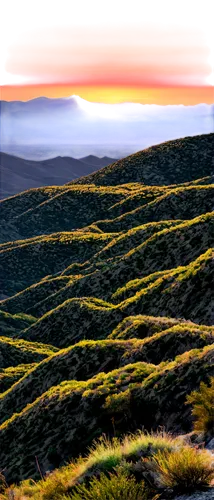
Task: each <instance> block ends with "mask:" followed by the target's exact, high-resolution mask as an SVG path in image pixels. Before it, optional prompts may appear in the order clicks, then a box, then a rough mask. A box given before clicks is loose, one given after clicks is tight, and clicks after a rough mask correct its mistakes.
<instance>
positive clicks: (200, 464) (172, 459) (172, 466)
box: [153, 446, 214, 493]
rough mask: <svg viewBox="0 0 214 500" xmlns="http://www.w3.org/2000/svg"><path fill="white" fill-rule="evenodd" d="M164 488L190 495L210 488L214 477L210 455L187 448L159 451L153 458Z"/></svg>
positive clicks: (206, 452)
mask: <svg viewBox="0 0 214 500" xmlns="http://www.w3.org/2000/svg"><path fill="white" fill-rule="evenodd" d="M153 460H154V464H155V469H156V471H157V473H158V474H159V476H160V480H161V482H162V484H163V486H166V487H169V488H173V489H174V490H176V491H178V492H179V493H186V492H187V493H188V492H191V491H194V490H198V489H203V488H204V487H206V486H209V484H210V481H211V479H212V478H213V477H214V470H213V467H212V464H211V458H210V454H209V452H208V451H206V450H197V449H195V448H190V446H185V447H183V448H182V449H178V450H174V451H170V452H169V451H158V452H157V453H156V454H155V455H154V456H153Z"/></svg>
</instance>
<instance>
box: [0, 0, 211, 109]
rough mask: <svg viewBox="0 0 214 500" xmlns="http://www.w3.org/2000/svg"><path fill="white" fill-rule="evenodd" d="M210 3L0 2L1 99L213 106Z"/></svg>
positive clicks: (158, 0) (196, 0)
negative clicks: (74, 97) (71, 98)
mask: <svg viewBox="0 0 214 500" xmlns="http://www.w3.org/2000/svg"><path fill="white" fill-rule="evenodd" d="M212 7H213V0H203V1H202V0H200V1H199V0H149V1H148V0H128V1H126V0H108V1H104V0H103V1H101V0H57V1H56V0H36V1H35V0H0V13H1V30H0V84H1V87H0V92H1V96H0V97H1V99H2V100H8V101H10V100H23V101H25V100H29V99H32V98H35V97H39V96H47V97H64V96H65V97H66V96H70V95H73V94H76V95H79V96H80V97H82V98H84V99H86V100H89V101H97V102H122V101H132V102H139V103H146V104H148V103H152V104H197V103H202V102H203V103H213V102H214V30H213V16H212V10H213V9H212Z"/></svg>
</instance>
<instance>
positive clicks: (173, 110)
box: [111, 102, 214, 118]
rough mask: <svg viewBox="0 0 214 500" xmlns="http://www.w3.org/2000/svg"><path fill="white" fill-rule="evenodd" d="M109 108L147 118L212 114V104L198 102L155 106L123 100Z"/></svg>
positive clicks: (120, 112) (124, 114) (121, 113)
mask: <svg viewBox="0 0 214 500" xmlns="http://www.w3.org/2000/svg"><path fill="white" fill-rule="evenodd" d="M111 108H112V109H113V110H115V111H116V112H117V113H118V114H120V115H122V116H135V115H138V116H139V115H141V116H147V117H149V118H157V117H159V116H185V117H191V116H205V115H213V116H214V104H211V105H209V104H199V105H198V106H182V105H176V106H155V105H145V104H135V103H132V102H124V103H120V104H114V105H113V104H112V106H111Z"/></svg>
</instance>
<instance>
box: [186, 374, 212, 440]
mask: <svg viewBox="0 0 214 500" xmlns="http://www.w3.org/2000/svg"><path fill="white" fill-rule="evenodd" d="M187 403H188V404H192V405H193V409H192V415H193V417H194V419H195V420H194V430H195V431H200V432H205V433H206V434H207V433H208V434H211V435H213V434H214V377H212V378H211V380H210V387H209V386H208V385H206V384H205V383H204V382H201V384H200V389H199V390H198V391H193V392H191V394H190V395H189V396H188V397H187Z"/></svg>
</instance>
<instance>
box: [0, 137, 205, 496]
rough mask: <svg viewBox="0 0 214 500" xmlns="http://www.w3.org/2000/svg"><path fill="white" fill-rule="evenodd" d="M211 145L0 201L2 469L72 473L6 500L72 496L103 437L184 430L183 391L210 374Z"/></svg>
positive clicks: (168, 441)
mask: <svg viewBox="0 0 214 500" xmlns="http://www.w3.org/2000/svg"><path fill="white" fill-rule="evenodd" d="M213 151H214V134H209V135H204V136H197V137H187V138H184V139H180V140H176V141H170V142H167V143H164V144H161V145H158V146H154V147H152V148H149V149H147V150H145V151H142V152H139V153H136V154H134V155H132V156H129V157H128V158H125V159H123V160H119V161H117V162H116V163H114V164H112V165H110V166H108V167H105V168H104V169H102V170H100V171H97V172H95V173H94V174H91V175H89V176H87V177H85V178H81V179H79V180H77V181H75V182H72V183H69V184H67V185H65V186H61V187H56V186H53V187H45V188H38V189H32V190H29V191H25V192H23V193H21V194H19V195H16V196H13V197H11V198H8V199H5V200H2V201H1V202H0V211H1V234H0V443H1V446H0V470H3V471H4V475H5V478H6V481H7V484H11V483H14V482H16V483H17V482H19V481H21V480H23V479H27V478H31V479H32V480H33V481H34V480H36V481H37V480H38V479H39V475H40V473H39V470H38V463H39V465H40V467H41V470H42V474H43V475H45V474H46V472H47V471H52V470H54V469H55V468H56V467H62V466H64V465H65V464H66V467H65V468H60V469H59V471H56V473H55V472H54V473H52V474H53V475H51V478H52V477H53V482H54V481H55V479H54V478H56V477H63V478H64V479H63V481H64V482H65V476H66V478H67V479H66V486H65V483H63V484H64V486H63V488H64V490H59V494H58V496H56V495H55V493H54V494H52V493H51V494H50V496H44V495H45V493H44V492H45V488H46V486H47V481H49V480H46V479H44V483H43V482H41V481H40V482H39V483H35V482H33V481H31V482H30V483H29V482H28V483H21V486H19V487H17V490H16V491H17V493H16V494H17V496H15V497H14V498H15V500H23V499H24V500H28V499H30V498H35V499H36V500H37V499H41V500H52V499H53V500H65V498H66V499H68V498H73V497H72V496H70V497H68V496H66V497H63V493H64V492H65V493H69V492H70V493H71V490H69V488H70V487H71V485H72V488H73V487H74V486H75V484H76V483H75V481H77V482H80V483H81V480H80V477H82V476H81V474H80V472H79V471H80V470H82V469H81V467H83V464H86V462H87V461H88V460H89V458H87V461H86V462H85V461H84V460H85V459H84V458H82V459H80V458H79V459H78V460H79V462H75V460H76V459H77V457H78V456H79V455H80V454H81V455H82V456H83V457H84V456H86V455H87V454H88V447H89V446H91V445H92V443H93V441H94V439H95V438H100V437H101V436H103V434H105V436H106V439H107V438H118V439H119V438H122V437H123V438H124V435H125V434H127V433H130V432H131V433H135V432H136V431H137V430H138V429H142V428H144V430H145V432H146V431H149V432H156V431H157V430H158V429H160V428H163V427H164V428H165V430H166V431H167V432H170V433H174V434H182V435H183V434H185V433H190V432H191V430H192V428H193V427H192V426H193V416H192V413H191V407H190V405H187V404H186V398H187V396H188V395H189V394H190V393H191V392H192V391H193V390H198V389H199V386H200V383H201V382H204V383H206V384H209V381H210V377H211V376H213V375H214V368H213V367H214V345H213V344H214V327H213V324H214V299H213V283H214V265H213V263H214V258H213V256H214V211H213V210H214V187H213V174H214V155H213ZM124 439H125V440H126V439H129V440H130V439H131V438H124ZM133 439H135V440H136V439H137V438H133ZM142 439H143V440H144V441H145V440H146V439H147V438H146V437H145V436H144V437H143V438H142ZM150 439H151V440H157V439H159V441H158V443H159V444H158V446H164V447H165V446H166V447H167V446H168V447H170V446H171V447H175V448H176V446H177V445H176V446H175V442H176V443H177V441H176V439H177V438H171V437H170V438H169V437H163V436H162V437H161V438H157V437H154V434H151V437H150ZM160 439H161V441H160ZM173 439H175V441H173ZM179 439H180V438H179ZM207 439H208V437H207V436H206V435H205V436H204V440H205V442H206V440H207ZM115 442H116V441H115ZM127 442H128V441H127ZM155 442H156V441H155ZM160 442H161V443H162V444H161V445H160ZM172 442H173V444H172ZM138 445H139V444H138ZM147 445H148V443H147ZM108 446H110V445H109V444H108ZM121 446H122V444H121V443H120V445H118V443H117V450H119V448H120V460H122V459H121V456H122V455H121ZM129 446H131V445H130V443H129ZM139 446H140V445H139ZM118 447H119V448H118ZM170 449H171V448H170ZM173 449H174V448H173ZM117 452H118V453H119V451H117ZM102 453H104V451H103V452H102ZM106 453H107V452H106ZM123 453H124V452H123ZM91 454H92V455H93V452H91ZM148 454H149V452H148ZM92 455H90V456H91V457H92ZM146 456H147V455H146ZM35 457H36V459H35ZM140 459H141V458H140ZM36 460H37V462H36ZM70 460H72V461H74V462H73V465H69V461H70ZM81 460H82V462H81ZM90 460H92V458H90ZM132 460H134V462H135V461H136V454H134V455H133V454H132ZM138 460H139V457H138ZM87 463H89V462H87ZM127 463H128V462H127ZM75 464H76V465H75ZM72 467H73V469H72ZM75 467H76V468H75ZM84 467H86V465H84ZM87 467H88V466H87ZM74 469H75V472H74ZM84 470H85V469H84ZM93 470H94V469H93ZM109 470H113V468H110V469H109ZM72 471H73V472H72ZM40 472H41V471H40ZM54 474H56V476H54ZM92 475H93V474H92ZM0 476H1V474H0ZM68 476H69V479H68ZM74 477H75V478H77V477H78V480H77V479H74ZM136 477H137V476H136ZM0 479H1V477H0ZM51 480H52V479H50V481H49V486H50V485H51ZM57 481H58V480H57ZM60 481H61V479H60ZM72 481H73V482H72ZM84 481H85V479H84ZM60 484H61V483H60ZM84 484H87V482H86V483H84ZM68 485H70V486H68ZM37 488H39V489H38V490H37ZM40 488H41V489H40ZM42 488H44V489H42ZM50 488H51V486H50ZM60 488H61V486H60ZM14 491H15V490H14ZM41 491H42V493H41ZM60 491H62V494H61V493H60ZM72 491H73V490H72ZM19 492H24V493H19ZM32 492H33V493H32ZM155 492H156V493H157V491H156V490H155ZM31 493H32V494H31ZM154 494H155V493H154ZM51 495H52V496H51ZM0 498H2V499H3V500H5V499H7V498H9V497H8V496H5V495H3V496H2V497H1V482H0ZM152 498H155V497H154V495H153V497H151V496H149V497H148V500H150V499H152ZM156 498H157V497H156Z"/></svg>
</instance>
